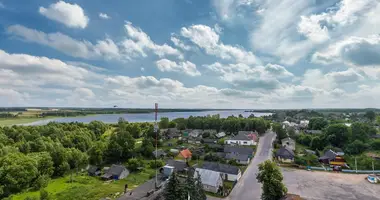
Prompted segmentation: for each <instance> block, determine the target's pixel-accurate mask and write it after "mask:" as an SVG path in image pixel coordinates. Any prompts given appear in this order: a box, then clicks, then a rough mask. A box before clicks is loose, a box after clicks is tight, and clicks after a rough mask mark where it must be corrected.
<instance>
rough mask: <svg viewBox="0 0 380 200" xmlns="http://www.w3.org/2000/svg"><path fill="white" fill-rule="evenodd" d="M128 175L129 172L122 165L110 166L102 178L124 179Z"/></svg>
mask: <svg viewBox="0 0 380 200" xmlns="http://www.w3.org/2000/svg"><path fill="white" fill-rule="evenodd" d="M128 175H129V171H128V169H127V168H125V167H124V166H123V165H112V166H111V167H110V168H109V169H108V170H107V172H106V173H105V174H104V175H103V176H102V178H103V179H106V180H109V179H115V180H119V179H124V178H125V177H127V176H128Z"/></svg>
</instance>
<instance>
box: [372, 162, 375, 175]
mask: <svg viewBox="0 0 380 200" xmlns="http://www.w3.org/2000/svg"><path fill="white" fill-rule="evenodd" d="M373 160H374V159H373V158H372V172H373V175H375V164H374V163H373Z"/></svg>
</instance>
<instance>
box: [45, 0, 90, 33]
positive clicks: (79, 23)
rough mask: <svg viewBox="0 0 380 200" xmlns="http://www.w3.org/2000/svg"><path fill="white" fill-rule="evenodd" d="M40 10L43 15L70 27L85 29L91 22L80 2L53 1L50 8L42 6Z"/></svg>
mask: <svg viewBox="0 0 380 200" xmlns="http://www.w3.org/2000/svg"><path fill="white" fill-rule="evenodd" d="M39 12H40V14H41V15H43V16H45V17H47V18H49V19H51V20H54V21H57V22H60V23H62V24H64V25H66V26H67V27H70V28H81V29H84V28H86V27H87V25H88V22H89V18H88V17H87V16H86V14H85V13H84V10H83V9H82V7H80V6H79V5H78V4H70V3H66V2H64V1H58V2H57V3H53V4H51V5H50V6H49V7H48V8H45V7H42V6H41V7H40V9H39Z"/></svg>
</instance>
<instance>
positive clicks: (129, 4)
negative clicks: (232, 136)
mask: <svg viewBox="0 0 380 200" xmlns="http://www.w3.org/2000/svg"><path fill="white" fill-rule="evenodd" d="M0 29H1V30H0V106H77V107H82V106H86V107H111V106H113V105H118V106H119V107H152V106H153V105H154V102H158V103H159V104H160V107H167V108H170V107H175V108H252V109H264V108H325V107H340V108H343V107H380V100H379V99H380V2H379V0H307V1H306V0H305V1H300V0H282V1H278V0H210V1H209V0H164V1H151V0H139V1H132V0H108V1H105V0H91V1H88V0H65V1H51V0H33V1H27V3H26V2H25V0H0Z"/></svg>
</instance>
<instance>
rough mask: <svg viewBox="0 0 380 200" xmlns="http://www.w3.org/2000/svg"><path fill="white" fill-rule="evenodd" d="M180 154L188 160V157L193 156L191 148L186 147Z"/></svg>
mask: <svg viewBox="0 0 380 200" xmlns="http://www.w3.org/2000/svg"><path fill="white" fill-rule="evenodd" d="M179 155H181V157H183V158H185V159H186V160H187V159H189V158H191V155H192V153H191V151H190V150H189V149H184V150H182V151H181V152H179Z"/></svg>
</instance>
